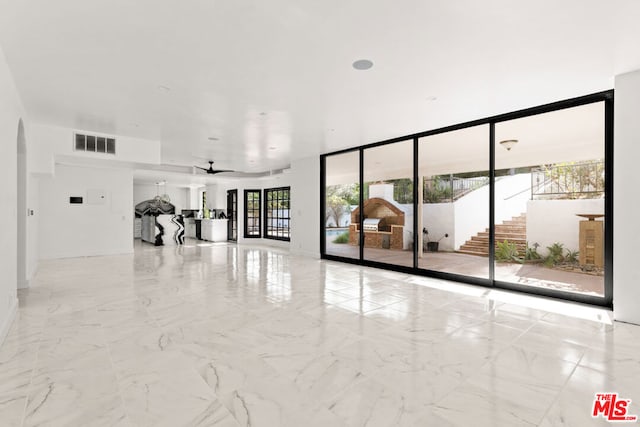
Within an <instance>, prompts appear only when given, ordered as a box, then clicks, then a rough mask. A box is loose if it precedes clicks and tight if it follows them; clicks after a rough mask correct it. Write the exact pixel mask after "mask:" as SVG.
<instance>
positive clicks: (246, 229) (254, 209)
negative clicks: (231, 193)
mask: <svg viewBox="0 0 640 427" xmlns="http://www.w3.org/2000/svg"><path fill="white" fill-rule="evenodd" d="M249 194H257V196H258V202H257V207H256V206H255V205H254V207H252V208H251V209H249V207H248V206H249V203H248V196H249ZM261 203H262V191H260V190H244V227H243V228H244V238H245V239H260V238H261V237H262V208H261V206H262V205H261ZM249 211H251V212H253V213H254V214H257V227H258V230H257V234H255V232H254V234H249ZM251 218H256V216H255V215H254V216H252V217H251Z"/></svg>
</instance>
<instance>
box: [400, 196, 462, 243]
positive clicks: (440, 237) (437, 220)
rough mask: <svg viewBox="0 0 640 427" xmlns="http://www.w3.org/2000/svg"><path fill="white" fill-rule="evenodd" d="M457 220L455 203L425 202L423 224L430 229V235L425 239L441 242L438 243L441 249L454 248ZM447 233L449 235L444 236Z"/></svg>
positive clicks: (426, 240)
mask: <svg viewBox="0 0 640 427" xmlns="http://www.w3.org/2000/svg"><path fill="white" fill-rule="evenodd" d="M455 221H456V216H455V207H454V204H453V203H425V204H424V205H423V207H422V226H423V228H426V229H427V231H429V235H428V237H426V238H425V240H424V241H425V242H429V241H431V242H440V245H438V250H440V251H452V250H454V249H455V248H454V247H453V245H454V243H455V240H456V238H455V232H456V227H455ZM410 227H411V226H410ZM445 234H448V235H449V237H444V235H445Z"/></svg>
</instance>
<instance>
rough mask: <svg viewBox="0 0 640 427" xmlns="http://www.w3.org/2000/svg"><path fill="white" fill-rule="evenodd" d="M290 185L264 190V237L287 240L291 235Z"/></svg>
mask: <svg viewBox="0 0 640 427" xmlns="http://www.w3.org/2000/svg"><path fill="white" fill-rule="evenodd" d="M290 190H291V189H290V187H280V188H268V189H265V190H264V237H265V238H266V239H276V240H287V241H288V240H289V239H290V237H291V232H290V221H291V211H290V209H291V206H290V204H291V196H290V194H291V191H290Z"/></svg>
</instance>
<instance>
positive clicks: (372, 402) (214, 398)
mask: <svg viewBox="0 0 640 427" xmlns="http://www.w3.org/2000/svg"><path fill="white" fill-rule="evenodd" d="M19 300H20V309H19V312H18V315H17V318H16V320H15V322H14V324H13V326H12V328H11V331H10V333H9V335H8V337H7V339H6V341H5V342H4V344H3V345H2V347H0V425H2V426H172V427H174V426H247V427H248V426H252V427H259V426H273V427H279V426H295V427H300V426H323V427H327V426H470V425H473V426H474V427H480V426H544V427H550V426H585V425H609V422H608V421H606V420H605V419H604V418H603V417H602V416H600V417H598V418H593V417H592V416H591V415H592V408H593V402H594V397H595V394H596V393H601V392H617V393H619V396H620V398H625V399H631V400H632V403H631V405H630V407H629V412H628V413H629V415H638V414H640V405H639V403H640V356H639V355H640V327H638V326H633V325H628V324H621V323H615V322H612V321H611V316H610V313H609V312H608V311H606V310H602V309H595V308H591V307H585V306H578V305H573V304H566V303H562V302H557V301H551V300H544V299H540V298H536V297H528V296H522V295H517V294H511V293H507V292H502V291H493V290H488V289H485V288H478V287H472V286H466V285H461V284H457V283H453V282H445V281H441V280H434V279H428V278H423V277H418V276H410V275H406V274H401V273H394V272H389V271H381V270H375V269H370V268H364V267H358V266H353V265H348V264H340V263H334V262H324V261H319V260H314V259H310V258H303V257H297V256H292V255H290V254H288V253H287V252H286V251H281V250H276V249H268V248H265V247H249V246H237V245H227V244H208V243H202V242H200V243H199V244H196V242H194V241H192V240H190V241H188V243H187V245H185V246H184V247H164V248H162V247H161V248H156V247H153V246H151V245H146V244H141V243H139V242H137V243H136V248H135V253H134V254H133V255H123V256H110V257H91V258H76V259H63V260H55V261H46V262H42V263H41V265H40V267H39V270H38V274H37V276H36V278H35V279H34V281H33V283H32V287H31V288H30V289H28V290H24V291H20V292H19Z"/></svg>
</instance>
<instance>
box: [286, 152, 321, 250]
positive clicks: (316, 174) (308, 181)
mask: <svg viewBox="0 0 640 427" xmlns="http://www.w3.org/2000/svg"><path fill="white" fill-rule="evenodd" d="M289 176H290V180H291V208H292V209H291V253H294V254H298V255H304V256H310V257H313V258H320V158H319V157H318V156H314V157H307V158H304V159H300V160H296V161H294V162H292V163H291V174H290V175H289Z"/></svg>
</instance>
